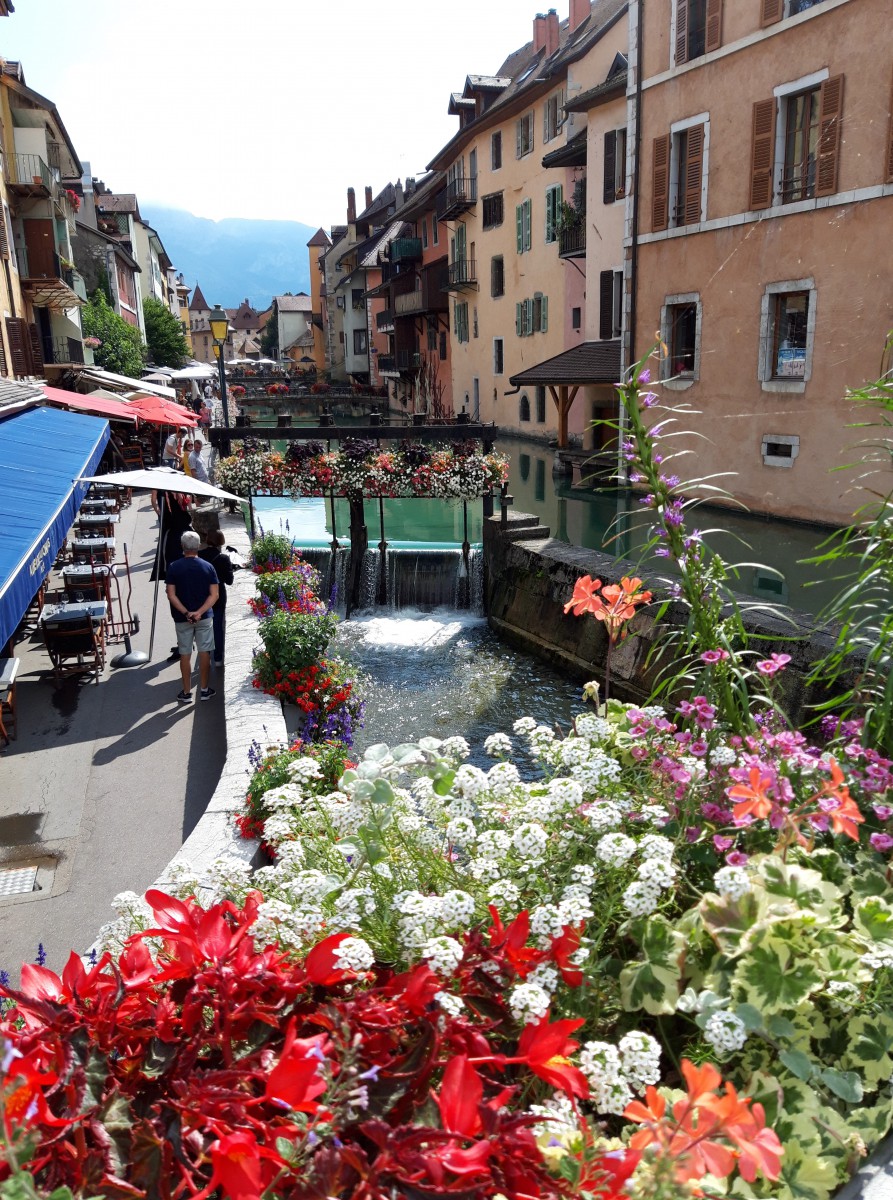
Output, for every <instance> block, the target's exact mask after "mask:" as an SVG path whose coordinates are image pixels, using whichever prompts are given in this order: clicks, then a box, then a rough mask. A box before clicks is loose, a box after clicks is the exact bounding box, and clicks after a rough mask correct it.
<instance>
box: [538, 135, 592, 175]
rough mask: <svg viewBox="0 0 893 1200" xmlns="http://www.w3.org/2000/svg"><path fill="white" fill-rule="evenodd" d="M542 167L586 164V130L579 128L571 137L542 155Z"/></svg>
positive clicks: (581, 165) (582, 165)
mask: <svg viewBox="0 0 893 1200" xmlns="http://www.w3.org/2000/svg"><path fill="white" fill-rule="evenodd" d="M543 166H544V167H585V166H586V130H585V129H581V130H580V132H579V133H575V134H574V136H573V137H572V138H568V140H567V141H566V142H565V143H564V145H563V146H559V147H558V149H557V150H551V151H550V152H549V153H548V154H545V155H544V156H543Z"/></svg>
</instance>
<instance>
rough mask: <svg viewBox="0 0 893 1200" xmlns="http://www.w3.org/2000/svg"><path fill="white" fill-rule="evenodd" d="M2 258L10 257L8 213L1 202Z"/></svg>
mask: <svg viewBox="0 0 893 1200" xmlns="http://www.w3.org/2000/svg"><path fill="white" fill-rule="evenodd" d="M0 258H9V237H8V236H7V233H6V213H5V212H4V211H3V205H2V204H0Z"/></svg>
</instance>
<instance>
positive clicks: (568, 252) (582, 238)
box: [558, 221, 586, 258]
mask: <svg viewBox="0 0 893 1200" xmlns="http://www.w3.org/2000/svg"><path fill="white" fill-rule="evenodd" d="M558 254H559V257H561V258H585V257H586V226H585V224H584V223H583V222H582V221H575V222H574V224H573V225H567V226H565V228H564V229H562V230H561V231H560V233H559V234H558Z"/></svg>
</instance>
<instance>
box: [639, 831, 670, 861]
mask: <svg viewBox="0 0 893 1200" xmlns="http://www.w3.org/2000/svg"><path fill="white" fill-rule="evenodd" d="M674 850H675V846H674V845H673V843H672V842H671V841H670V839H669V838H666V837H661V835H660V834H659V833H646V834H645V836H644V837H643V838H642V840H641V841H640V842H639V853H640V854H641V856H642V858H643V859H644V858H663V859H665V860H666V861H667V862H669V861H670V859H671V858H672V857H673V851H674Z"/></svg>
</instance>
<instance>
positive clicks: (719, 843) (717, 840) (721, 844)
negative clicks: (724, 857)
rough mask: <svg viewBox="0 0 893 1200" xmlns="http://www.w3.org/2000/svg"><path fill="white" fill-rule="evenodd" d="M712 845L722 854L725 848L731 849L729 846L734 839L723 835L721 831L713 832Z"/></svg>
mask: <svg viewBox="0 0 893 1200" xmlns="http://www.w3.org/2000/svg"><path fill="white" fill-rule="evenodd" d="M713 845H714V846H715V847H716V849H717V850H718V851H719V853H720V854H722V853H723V851H725V850H731V848H732V847H733V846H734V845H735V839H734V838H730V837H724V836H723V834H721V833H714V835H713Z"/></svg>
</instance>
